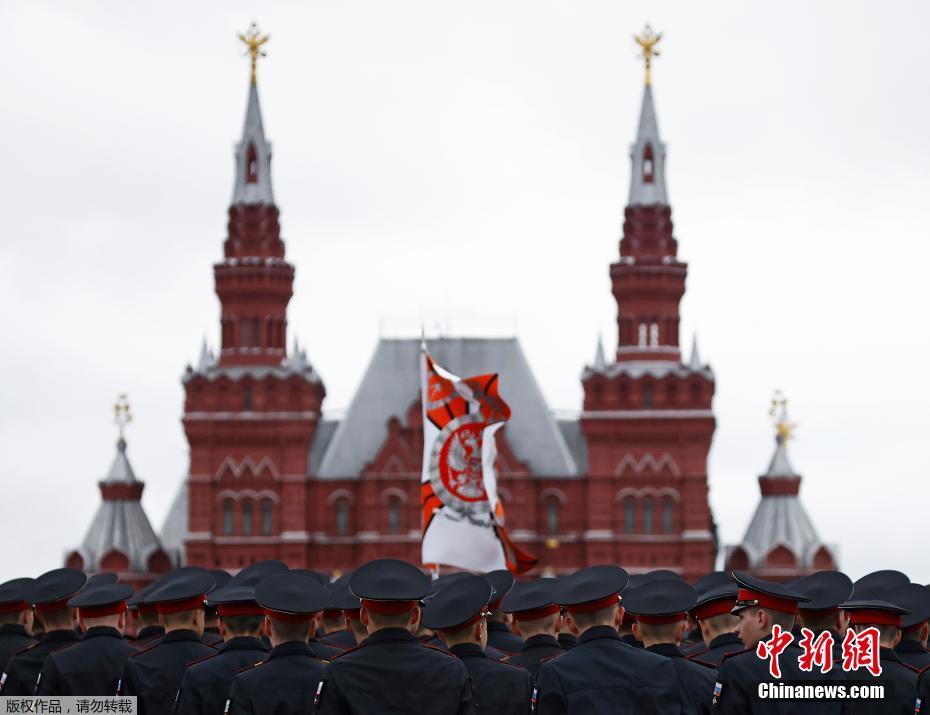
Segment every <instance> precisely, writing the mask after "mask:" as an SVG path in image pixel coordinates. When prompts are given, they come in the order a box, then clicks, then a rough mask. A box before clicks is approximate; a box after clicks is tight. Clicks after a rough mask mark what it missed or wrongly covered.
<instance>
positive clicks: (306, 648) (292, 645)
mask: <svg viewBox="0 0 930 715" xmlns="http://www.w3.org/2000/svg"><path fill="white" fill-rule="evenodd" d="M290 655H308V656H310V657H311V658H313V657H314V655H313V651H312V650H310V644H309V643H304V641H287V642H286V643H281V644H280V645H276V646H275V647H274V648H272V649H271V655H270V656H268V659H269V660H270V659H272V658H283V657H286V656H290Z"/></svg>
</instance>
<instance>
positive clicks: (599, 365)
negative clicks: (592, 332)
mask: <svg viewBox="0 0 930 715" xmlns="http://www.w3.org/2000/svg"><path fill="white" fill-rule="evenodd" d="M594 369H595V370H597V371H598V372H603V371H604V370H606V369H607V358H605V357H604V343H603V341H602V340H601V335H600V333H598V336H597V350H596V351H595V352H594Z"/></svg>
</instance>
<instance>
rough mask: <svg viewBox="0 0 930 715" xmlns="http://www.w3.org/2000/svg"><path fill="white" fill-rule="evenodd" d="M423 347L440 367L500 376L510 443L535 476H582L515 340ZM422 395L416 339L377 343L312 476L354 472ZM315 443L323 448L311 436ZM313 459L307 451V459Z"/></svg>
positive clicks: (457, 341) (434, 343) (465, 340)
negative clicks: (391, 423)
mask: <svg viewBox="0 0 930 715" xmlns="http://www.w3.org/2000/svg"><path fill="white" fill-rule="evenodd" d="M428 347H429V351H430V354H431V355H432V356H433V357H434V358H435V359H436V361H437V362H438V363H439V364H440V365H441V366H442V367H444V368H446V369H447V370H450V371H451V372H453V373H454V374H456V375H458V376H459V377H471V376H474V375H481V374H486V373H491V372H497V373H499V374H500V394H501V396H502V397H503V398H504V400H506V401H507V403H508V404H509V405H510V406H511V408H512V410H513V416H512V417H511V419H510V420H509V421H508V422H507V427H506V435H507V440H508V442H509V443H510V446H511V447H512V448H513V451H514V453H515V455H516V457H517V458H518V459H520V460H521V461H525V462H526V463H527V464H528V466H529V468H530V470H531V472H532V473H533V474H534V475H537V476H562V477H566V476H576V475H577V474H578V473H579V472H578V467H577V465H576V463H575V460H574V459H573V458H572V453H571V450H570V449H569V447H568V445H567V444H566V440H565V438H564V436H563V433H562V431H561V430H560V429H559V426H558V425H557V424H556V421H555V418H554V417H553V416H552V413H551V411H550V410H549V407H548V405H547V404H546V401H545V399H544V398H543V395H542V392H541V391H540V390H539V386H538V385H537V384H536V379H535V378H534V377H533V373H532V372H531V371H530V367H529V365H528V364H527V362H526V358H525V357H524V355H523V350H522V349H521V348H520V343H519V342H518V341H517V339H516V338H441V339H438V340H431V341H429V343H428ZM419 398H420V341H419V340H418V339H382V340H380V341H379V342H378V346H377V348H376V349H375V354H374V356H373V357H372V360H371V363H370V364H369V365H368V369H367V371H366V372H365V376H364V377H363V378H362V382H361V384H360V385H359V388H358V391H357V392H356V394H355V397H354V398H353V400H352V403H351V405H350V407H349V410H348V412H347V413H346V415H345V418H344V419H342V420H341V421H340V422H339V424H338V426H337V427H336V428H335V430H334V432H333V434H332V437H331V439H329V440H328V445H327V446H326V453H325V455H324V456H323V458H322V460H320V462H319V468H318V470H317V471H316V473H315V476H318V477H319V478H322V479H335V478H344V477H357V476H359V474H360V473H361V471H362V469H363V468H364V467H365V465H366V464H367V463H368V462H369V461H371V460H372V459H373V458H374V457H375V456H376V454H377V453H378V450H379V448H380V447H381V445H382V444H383V442H384V439H385V437H386V436H387V422H388V419H389V418H391V417H397V418H398V419H400V420H402V421H405V420H406V416H407V412H408V410H409V409H410V406H411V405H412V404H414V402H416V401H417V400H419ZM320 436H321V437H322V436H324V435H322V434H320ZM314 444H315V445H316V446H320V445H319V444H318V443H317V441H316V440H315V442H314ZM314 459H315V455H313V454H312V450H311V462H313V461H314Z"/></svg>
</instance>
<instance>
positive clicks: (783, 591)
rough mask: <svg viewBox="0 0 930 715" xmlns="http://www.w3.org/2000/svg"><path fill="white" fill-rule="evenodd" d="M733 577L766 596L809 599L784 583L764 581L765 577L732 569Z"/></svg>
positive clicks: (800, 600) (799, 600) (799, 599)
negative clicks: (757, 576)
mask: <svg viewBox="0 0 930 715" xmlns="http://www.w3.org/2000/svg"><path fill="white" fill-rule="evenodd" d="M733 578H734V580H735V581H736V583H738V584H739V585H740V586H741V587H743V588H748V589H750V590H752V591H758V592H759V593H764V594H766V595H767V596H775V597H776V598H786V599H790V600H792V601H798V602H799V603H800V602H805V603H806V602H807V601H809V600H810V599H809V598H808V597H807V596H805V595H803V594H800V593H798V592H797V591H793V590H791V589H790V588H788V587H787V586H785V585H784V584H780V583H777V582H776V581H766V580H765V579H761V578H756V577H755V576H751V575H750V574H748V573H746V572H745V571H734V572H733Z"/></svg>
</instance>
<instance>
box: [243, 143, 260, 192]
mask: <svg viewBox="0 0 930 715" xmlns="http://www.w3.org/2000/svg"><path fill="white" fill-rule="evenodd" d="M257 181H258V152H257V151H255V145H254V144H252V143H251V142H250V143H249V148H248V149H247V150H246V154H245V183H247V184H254V183H256V182H257Z"/></svg>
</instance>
